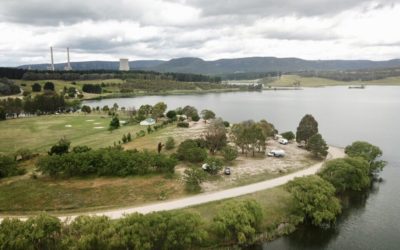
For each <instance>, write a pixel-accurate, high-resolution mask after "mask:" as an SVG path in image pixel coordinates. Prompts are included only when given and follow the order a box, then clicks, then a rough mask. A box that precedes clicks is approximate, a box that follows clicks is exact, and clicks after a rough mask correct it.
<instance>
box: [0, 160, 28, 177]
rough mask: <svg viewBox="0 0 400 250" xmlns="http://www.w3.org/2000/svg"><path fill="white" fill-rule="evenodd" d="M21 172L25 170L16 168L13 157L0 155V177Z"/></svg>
mask: <svg viewBox="0 0 400 250" xmlns="http://www.w3.org/2000/svg"><path fill="white" fill-rule="evenodd" d="M23 173H25V171H24V170H23V169H18V167H17V162H16V161H15V159H14V158H13V157H11V156H7V155H0V179H1V178H4V177H9V176H14V175H19V174H23Z"/></svg>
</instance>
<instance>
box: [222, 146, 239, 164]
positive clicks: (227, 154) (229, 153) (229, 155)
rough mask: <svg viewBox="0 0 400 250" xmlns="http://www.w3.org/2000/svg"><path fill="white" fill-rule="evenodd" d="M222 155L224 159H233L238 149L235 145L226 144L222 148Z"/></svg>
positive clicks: (236, 155)
mask: <svg viewBox="0 0 400 250" xmlns="http://www.w3.org/2000/svg"><path fill="white" fill-rule="evenodd" d="M222 155H223V156H224V158H225V160H227V161H233V160H235V159H236V158H237V157H238V151H237V149H236V147H233V146H229V145H227V146H225V147H224V148H223V149H222Z"/></svg>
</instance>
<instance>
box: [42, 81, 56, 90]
mask: <svg viewBox="0 0 400 250" xmlns="http://www.w3.org/2000/svg"><path fill="white" fill-rule="evenodd" d="M43 89H44V90H47V91H54V83H52V82H46V83H45V84H44V86H43Z"/></svg>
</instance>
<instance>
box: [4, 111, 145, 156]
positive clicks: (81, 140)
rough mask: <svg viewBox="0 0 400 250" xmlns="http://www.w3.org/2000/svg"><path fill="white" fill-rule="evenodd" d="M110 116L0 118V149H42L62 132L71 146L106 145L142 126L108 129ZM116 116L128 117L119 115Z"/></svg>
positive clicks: (11, 150)
mask: <svg viewBox="0 0 400 250" xmlns="http://www.w3.org/2000/svg"><path fill="white" fill-rule="evenodd" d="M110 120H111V118H110V117H108V116H107V115H106V114H93V115H51V116H36V117H28V118H19V119H9V120H6V121H2V122H0V131H1V133H0V153H12V152H15V151H16V150H18V149H20V148H28V149H32V150H33V151H35V152H46V151H47V150H48V149H49V148H50V147H51V146H52V145H53V144H55V143H56V142H57V141H58V140H59V139H60V138H62V137H64V136H65V137H66V138H67V139H68V140H70V141H71V146H76V145H87V146H89V147H93V148H101V147H107V146H112V145H113V144H114V142H118V141H119V140H121V138H122V135H123V134H127V133H128V132H130V133H131V134H132V135H135V134H136V132H138V131H139V130H141V129H143V127H141V126H139V125H134V126H130V125H126V126H122V127H121V128H120V129H117V130H114V131H112V132H110V131H108V125H109V123H110ZM120 120H121V121H122V120H128V119H127V118H126V119H125V118H124V117H121V118H120ZM96 127H103V128H96Z"/></svg>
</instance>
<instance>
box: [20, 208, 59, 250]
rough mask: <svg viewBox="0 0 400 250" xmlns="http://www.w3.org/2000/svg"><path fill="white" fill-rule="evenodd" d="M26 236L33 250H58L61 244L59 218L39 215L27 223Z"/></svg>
mask: <svg viewBox="0 0 400 250" xmlns="http://www.w3.org/2000/svg"><path fill="white" fill-rule="evenodd" d="M25 228H26V234H25V237H26V238H27V239H28V241H29V242H30V244H31V245H32V246H33V249H38V250H41V249H58V248H59V247H60V243H61V222H60V220H59V219H58V218H57V217H54V216H50V215H47V214H44V213H42V214H39V215H38V216H35V217H30V218H29V219H28V220H27V221H26V222H25Z"/></svg>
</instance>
